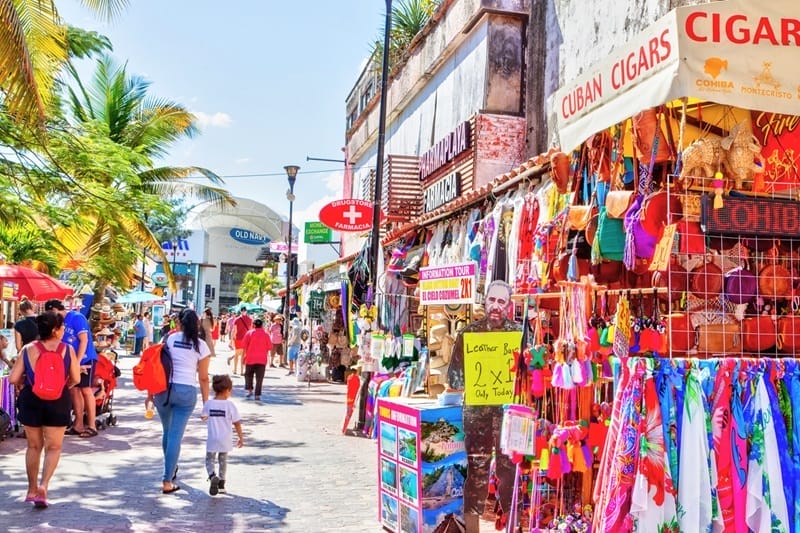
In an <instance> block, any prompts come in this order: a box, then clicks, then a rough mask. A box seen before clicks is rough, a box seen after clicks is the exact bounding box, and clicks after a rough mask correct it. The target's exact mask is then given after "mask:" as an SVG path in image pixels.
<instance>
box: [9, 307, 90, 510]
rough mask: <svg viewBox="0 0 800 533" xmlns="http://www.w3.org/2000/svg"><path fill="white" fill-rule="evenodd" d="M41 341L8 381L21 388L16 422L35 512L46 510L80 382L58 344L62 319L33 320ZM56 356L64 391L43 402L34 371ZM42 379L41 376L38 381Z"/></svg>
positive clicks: (71, 353)
mask: <svg viewBox="0 0 800 533" xmlns="http://www.w3.org/2000/svg"><path fill="white" fill-rule="evenodd" d="M36 325H37V329H38V334H39V338H40V339H41V340H40V341H37V342H34V343H31V344H27V345H25V346H24V347H23V348H22V352H21V353H20V357H17V360H16V362H15V363H14V367H13V368H12V369H11V375H10V376H9V381H10V382H11V383H13V384H14V385H18V386H21V387H22V390H21V391H20V393H19V399H18V407H19V414H18V420H19V422H20V423H21V424H23V425H24V426H25V438H26V439H27V441H28V449H27V451H26V452H25V472H26V473H27V475H28V491H27V493H26V494H25V501H26V502H33V505H34V506H35V507H37V508H40V509H42V508H45V507H47V505H48V504H47V490H48V488H49V485H50V480H51V479H52V477H53V474H54V473H55V471H56V466H58V460H59V459H60V458H61V445H62V443H63V441H64V430H65V429H66V427H67V426H68V425H69V422H70V409H71V408H72V402H71V399H70V393H69V387H70V386H72V385H75V384H76V383H78V382H79V381H80V379H81V374H80V366H79V364H78V359H77V357H76V356H75V350H74V349H73V348H72V347H71V346H69V345H68V344H66V343H64V342H62V341H61V338H62V336H63V335H64V317H63V316H61V315H60V314H58V313H55V312H52V311H51V312H46V313H43V314H41V315H39V316H38V317H37V319H36ZM45 350H46V351H48V352H56V353H58V354H63V356H64V369H65V371H64V374H65V375H64V388H63V391H62V392H61V397H60V398H58V399H56V400H43V399H41V398H39V397H38V396H37V395H36V394H35V393H34V392H33V384H34V383H35V380H36V375H35V373H34V369H35V368H36V363H37V361H38V360H39V356H40V355H41V353H42V352H43V351H45ZM41 377H42V376H40V378H41ZM42 450H44V468H43V469H42V479H41V482H39V481H38V479H39V464H40V461H41V457H42Z"/></svg>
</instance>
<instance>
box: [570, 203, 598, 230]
mask: <svg viewBox="0 0 800 533" xmlns="http://www.w3.org/2000/svg"><path fill="white" fill-rule="evenodd" d="M594 214H595V208H594V205H592V204H590V205H571V206H569V209H568V211H567V226H568V227H569V229H571V230H583V229H586V226H587V225H588V224H589V221H590V220H591V219H592V216H593V215H594Z"/></svg>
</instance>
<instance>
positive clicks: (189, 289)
mask: <svg viewBox="0 0 800 533" xmlns="http://www.w3.org/2000/svg"><path fill="white" fill-rule="evenodd" d="M193 281H194V271H193V270H192V260H191V259H187V260H186V307H188V308H189V309H194V305H192V304H193V296H194V290H193V285H194V284H193V283H192V282H193Z"/></svg>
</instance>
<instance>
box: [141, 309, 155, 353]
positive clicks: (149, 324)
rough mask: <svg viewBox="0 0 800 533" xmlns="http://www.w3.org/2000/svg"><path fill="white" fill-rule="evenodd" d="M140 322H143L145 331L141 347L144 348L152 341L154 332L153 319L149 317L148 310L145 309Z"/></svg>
mask: <svg viewBox="0 0 800 533" xmlns="http://www.w3.org/2000/svg"><path fill="white" fill-rule="evenodd" d="M142 322H144V331H145V335H144V346H143V347H142V349H145V348H147V347H148V346H150V345H151V344H152V343H153V333H155V327H154V326H153V321H152V320H151V319H150V311H147V312H146V313H145V314H144V319H143V320H142Z"/></svg>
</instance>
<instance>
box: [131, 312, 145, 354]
mask: <svg viewBox="0 0 800 533" xmlns="http://www.w3.org/2000/svg"><path fill="white" fill-rule="evenodd" d="M145 337H147V328H146V327H145V325H144V320H142V315H141V313H140V314H138V315H136V321H135V322H134V323H133V355H134V356H136V357H139V356H140V355H141V354H142V348H143V347H144V339H145Z"/></svg>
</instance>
